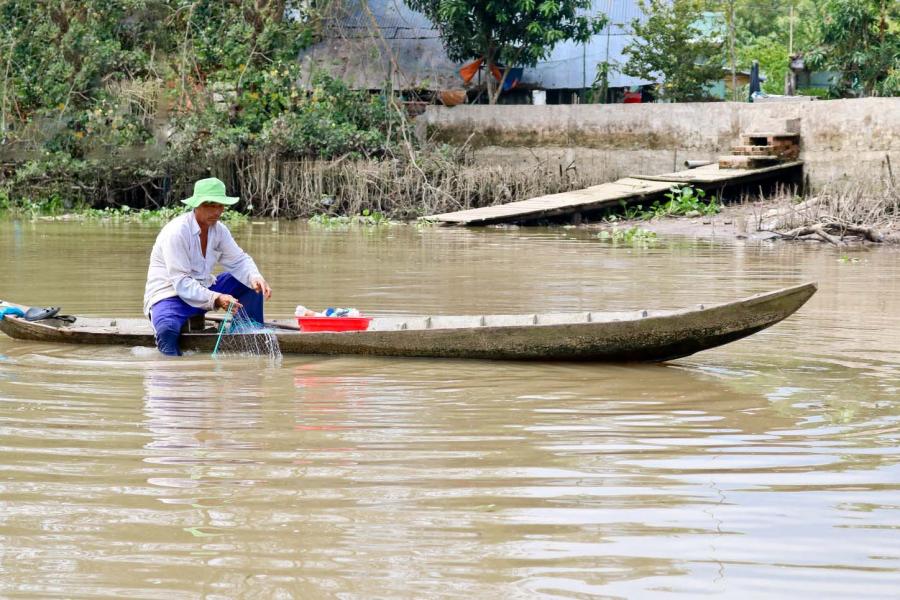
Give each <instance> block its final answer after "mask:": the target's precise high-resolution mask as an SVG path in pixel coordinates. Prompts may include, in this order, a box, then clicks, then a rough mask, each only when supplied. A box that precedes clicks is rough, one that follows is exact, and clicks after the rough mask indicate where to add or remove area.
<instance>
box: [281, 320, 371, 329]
mask: <svg viewBox="0 0 900 600" xmlns="http://www.w3.org/2000/svg"><path fill="white" fill-rule="evenodd" d="M371 320H372V317H297V325H299V326H300V331H365V330H366V329H368V328H369V322H370V321H371Z"/></svg>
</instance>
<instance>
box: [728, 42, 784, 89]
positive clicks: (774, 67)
mask: <svg viewBox="0 0 900 600" xmlns="http://www.w3.org/2000/svg"><path fill="white" fill-rule="evenodd" d="M736 53H737V65H738V68H741V69H745V70H750V67H751V65H752V64H753V61H754V60H758V61H759V70H760V73H761V74H763V75H765V77H766V80H765V81H763V82H762V86H761V87H762V91H763V92H766V93H767V94H783V93H784V80H785V76H786V75H787V73H788V70H789V69H788V66H789V64H790V61H789V58H788V46H787V42H786V41H784V40H782V39H779V37H778V36H777V35H776V34H770V35H767V36H765V37H758V38H755V39H753V40H751V41H749V42H748V43H745V44H741V45H740V46H738V48H737V52H736ZM739 98H740V99H741V100H746V99H747V97H746V95H741V96H740V97H739Z"/></svg>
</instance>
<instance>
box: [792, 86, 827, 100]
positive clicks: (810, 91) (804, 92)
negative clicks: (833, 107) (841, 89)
mask: <svg viewBox="0 0 900 600" xmlns="http://www.w3.org/2000/svg"><path fill="white" fill-rule="evenodd" d="M797 95H798V96H815V97H816V98H822V99H825V98H830V97H831V93H830V91H829V90H828V89H826V88H814V87H808V88H799V89H798V90H797Z"/></svg>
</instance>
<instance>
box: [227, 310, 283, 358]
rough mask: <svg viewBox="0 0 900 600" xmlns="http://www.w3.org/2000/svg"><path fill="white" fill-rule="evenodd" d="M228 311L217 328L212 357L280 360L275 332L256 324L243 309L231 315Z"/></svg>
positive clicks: (279, 349) (279, 348)
mask: <svg viewBox="0 0 900 600" xmlns="http://www.w3.org/2000/svg"><path fill="white" fill-rule="evenodd" d="M230 308H231V307H230V306H229V310H228V311H227V312H226V313H225V319H224V320H223V321H222V324H221V325H220V327H219V336H218V338H217V339H216V346H215V348H213V352H212V355H213V356H222V355H231V356H268V357H269V358H272V359H280V358H281V347H280V346H279V345H278V336H276V335H275V330H274V329H272V328H270V327H266V326H265V325H264V324H262V323H257V322H256V321H254V320H253V319H252V318H250V315H249V314H247V311H246V310H244V309H243V308H240V309H238V311H237V312H235V313H234V314H233V315H232V314H231V311H230Z"/></svg>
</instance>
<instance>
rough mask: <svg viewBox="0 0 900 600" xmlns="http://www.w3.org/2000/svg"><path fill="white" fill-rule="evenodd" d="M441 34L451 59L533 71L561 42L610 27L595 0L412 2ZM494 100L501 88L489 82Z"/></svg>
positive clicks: (410, 0)
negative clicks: (594, 12) (596, 12)
mask: <svg viewBox="0 0 900 600" xmlns="http://www.w3.org/2000/svg"><path fill="white" fill-rule="evenodd" d="M407 4H409V5H410V7H412V8H413V9H415V10H418V11H421V12H422V13H424V14H425V15H426V16H427V17H428V18H429V19H431V21H432V22H433V23H435V24H436V26H437V27H438V29H439V30H440V32H441V37H442V39H443V42H444V47H445V48H446V49H447V53H448V54H449V56H450V58H451V59H452V60H455V61H459V62H463V61H468V60H472V59H476V58H482V57H483V58H484V60H485V63H486V64H487V65H488V66H489V67H492V66H494V65H497V64H501V65H505V66H506V67H513V66H526V67H533V66H534V65H536V64H537V63H538V61H540V60H541V59H544V58H546V57H547V56H548V55H549V54H550V51H551V50H553V48H554V47H555V46H556V44H558V43H559V42H562V41H565V40H574V41H577V42H585V41H587V40H588V39H589V38H590V36H591V35H592V34H594V33H598V32H600V30H602V29H603V27H604V26H605V24H606V17H605V16H603V15H590V14H586V13H588V12H589V11H590V10H591V8H592V4H593V3H592V2H591V0H507V1H505V2H498V1H496V0H495V1H491V2H482V1H478V0H408V2H407ZM487 81H488V85H489V86H491V88H490V90H489V91H490V101H491V103H494V102H496V98H497V96H499V88H497V89H496V90H494V87H493V86H494V84H495V82H494V79H493V78H492V77H488V78H487Z"/></svg>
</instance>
